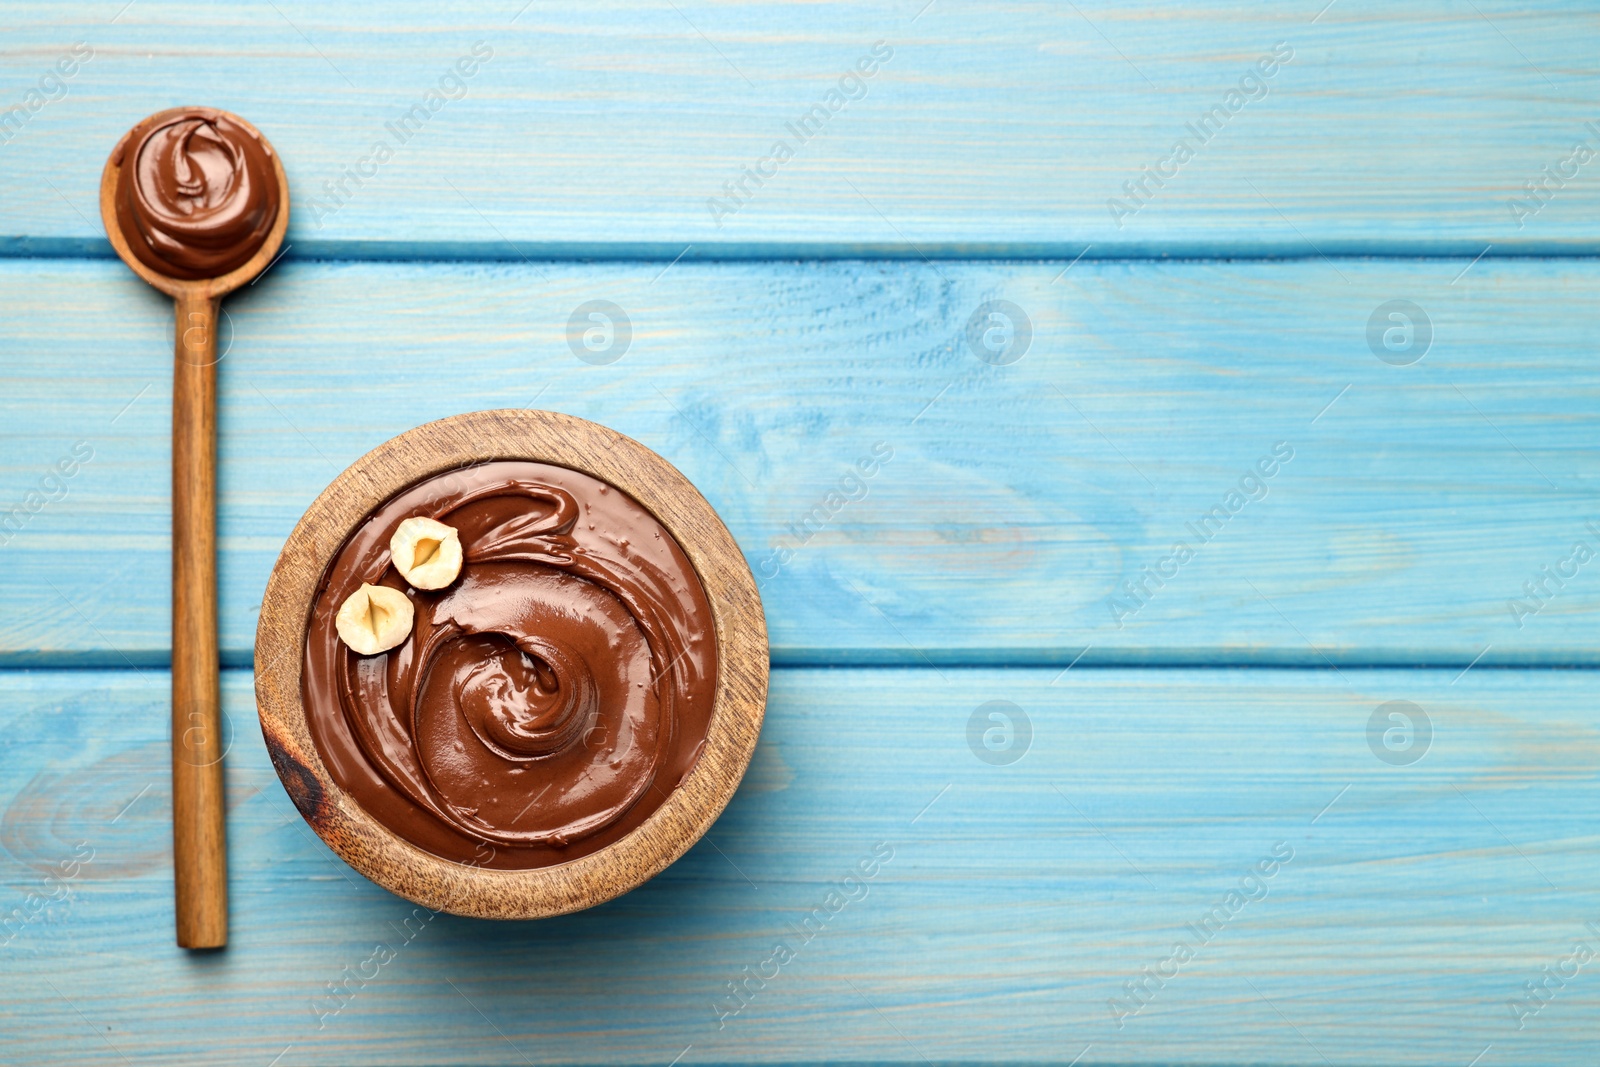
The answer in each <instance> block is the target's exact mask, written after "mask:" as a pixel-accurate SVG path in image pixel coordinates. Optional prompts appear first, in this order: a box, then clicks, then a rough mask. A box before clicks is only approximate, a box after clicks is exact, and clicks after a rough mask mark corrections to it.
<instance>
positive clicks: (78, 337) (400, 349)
mask: <svg viewBox="0 0 1600 1067" xmlns="http://www.w3.org/2000/svg"><path fill="white" fill-rule="evenodd" d="M1065 266H1066V265H1065V264H1062V263H1043V264H1039V263H1024V264H1000V263H966V264H952V263H945V264H937V265H934V264H920V263H918V264H908V263H820V264H819V263H809V264H795V263H790V264H699V265H690V264H679V265H677V266H675V267H672V268H671V269H669V270H666V271H664V272H663V270H662V267H661V266H660V265H653V264H609V265H593V266H584V265H572V264H560V265H557V264H538V265H516V266H512V265H473V266H469V265H461V264H455V265H444V264H433V265H419V264H326V263H318V264H304V263H285V264H280V265H279V266H278V267H275V268H274V269H273V271H272V273H271V274H270V275H269V276H268V278H267V280H266V281H265V282H263V283H262V284H261V285H260V286H258V287H256V288H253V289H251V290H249V291H248V292H246V293H243V294H241V295H240V296H239V297H238V298H236V299H234V300H232V301H230V302H229V303H228V304H227V305H226V306H227V307H228V308H229V318H228V320H227V323H226V324H225V325H226V326H227V327H228V328H229V331H230V334H231V340H229V339H227V338H225V339H224V344H225V345H227V344H231V346H232V347H231V350H230V351H229V354H228V355H227V356H226V357H225V359H224V362H223V365H222V369H221V390H222V399H221V415H220V442H221V443H220V448H221V463H222V466H221V500H222V514H221V525H220V530H221V539H222V540H221V582H222V593H221V613H222V635H223V647H224V649H225V654H226V656H227V657H228V658H229V662H231V663H234V664H238V665H243V664H245V663H247V662H248V657H249V652H250V649H251V647H252V645H253V638H254V628H255V616H256V611H257V607H258V604H259V598H260V595H261V590H262V588H263V587H264V585H265V581H266V576H267V573H268V571H269V569H270V568H271V565H272V562H273V560H274V559H275V557H276V553H277V551H278V549H279V547H280V545H281V544H282V541H283V538H284V537H285V536H287V534H288V531H289V530H290V529H291V528H292V526H293V524H294V523H295V522H296V521H297V520H298V518H299V516H300V514H301V513H302V512H303V510H304V509H305V507H306V506H307V505H308V504H309V503H310V501H311V500H312V499H313V498H314V497H315V496H316V494H317V493H318V492H320V491H321V489H322V488H323V487H324V486H325V485H326V484H327V482H328V481H329V480H330V479H331V478H332V477H333V476H334V475H335V474H336V473H337V472H338V471H339V470H341V469H342V468H343V467H344V466H345V465H346V464H348V463H349V462H351V461H352V460H354V459H355V458H356V457H357V456H359V455H361V454H362V453H363V452H365V451H366V450H368V449H370V448H372V447H373V446H375V445H377V444H378V443H379V442H381V441H383V440H385V439H387V438H389V437H391V436H393V435H394V434H396V433H399V432H401V431H402V430H405V429H408V428H410V427H412V426H415V425H417V424H419V423H422V422H426V421H428V420H431V419H435V418H439V417H441V416H444V415H447V414H452V413H456V412H461V411H468V410H474V409H483V408H493V407H515V406H523V405H529V404H535V405H538V406H541V407H546V408H551V409H554V410H559V411H565V412H568V413H571V414H575V415H580V416H583V417H586V418H591V419H596V420H599V421H602V422H605V423H606V424H608V425H610V426H613V427H615V428H617V429H619V430H621V431H623V432H625V433H627V434H629V435H631V436H633V437H635V438H637V439H638V440H640V441H642V442H644V443H645V444H647V445H649V446H650V447H652V448H654V449H656V450H657V451H659V452H661V453H662V454H663V455H665V456H666V457H667V458H668V459H669V460H670V461H672V462H673V463H674V464H676V465H677V466H678V467H679V468H680V469H682V470H683V471H684V472H685V473H686V474H687V475H688V477H689V478H690V479H691V480H692V481H693V482H694V483H695V484H696V485H697V486H698V487H699V488H700V489H701V490H702V491H703V492H704V493H705V494H706V495H707V497H708V498H709V499H710V501H711V502H712V504H713V505H714V506H715V507H716V509H717V510H718V512H719V513H720V514H721V515H722V516H723V517H724V519H725V520H726V521H727V522H728V524H729V526H730V528H731V529H732V531H733V533H734V535H735V537H736V539H737V540H738V541H739V544H740V546H741V548H743V550H744V551H745V554H746V556H747V558H748V559H749V560H750V563H751V565H752V568H753V569H754V570H755V572H756V574H757V576H758V579H759V580H760V581H761V584H762V595H763V598H764V600H765V603H766V608H767V615H768V622H769V627H770V631H771V635H772V644H773V649H774V655H775V656H776V658H777V660H778V662H780V663H790V664H806V663H848V662H875V663H902V664H912V665H917V666H926V665H927V664H928V663H929V662H935V663H939V664H944V663H958V662H978V663H981V662H991V663H1014V664H1027V663H1036V664H1046V663H1054V664H1057V665H1058V666H1063V667H1064V666H1066V665H1067V664H1068V663H1070V662H1072V661H1073V660H1074V658H1075V657H1077V656H1078V655H1079V654H1080V653H1084V649H1085V648H1088V649H1089V651H1088V652H1087V653H1084V655H1085V659H1084V661H1083V662H1084V663H1085V664H1092V663H1113V662H1123V663H1133V662H1162V663H1186V662H1190V663H1222V662H1252V663H1294V664H1310V665H1316V666H1325V665H1326V664H1327V663H1329V662H1334V663H1340V664H1360V663H1367V664H1374V663H1389V664H1417V663H1424V664H1426V663H1434V664H1441V665H1443V664H1453V665H1455V666H1456V667H1457V668H1458V669H1459V668H1460V667H1463V666H1465V665H1466V664H1467V663H1469V662H1471V661H1472V660H1473V658H1474V657H1475V656H1479V655H1480V654H1481V655H1482V659H1481V661H1480V662H1481V663H1482V664H1483V665H1492V664H1496V663H1501V664H1516V663H1544V664H1565V663H1585V664H1593V663H1595V662H1597V660H1600V653H1597V652H1596V651H1595V642H1594V640H1593V634H1592V632H1591V630H1592V628H1591V627H1590V625H1589V619H1590V617H1591V613H1592V612H1593V611H1595V610H1596V609H1597V608H1600V579H1597V574H1596V567H1597V566H1600V564H1590V565H1588V566H1582V565H1581V563H1580V561H1576V560H1574V559H1573V558H1572V557H1573V551H1572V546H1573V545H1574V544H1575V543H1577V542H1580V541H1582V542H1584V543H1585V544H1587V545H1589V546H1591V549H1593V548H1595V546H1600V535H1597V533H1596V527H1595V526H1588V525H1586V523H1590V522H1596V523H1597V524H1600V512H1597V511H1596V510H1595V508H1594V506H1593V502H1592V493H1593V486H1594V484H1595V480H1596V477H1597V474H1600V471H1597V468H1596V460H1597V455H1600V454H1597V452H1596V449H1595V441H1596V440H1597V434H1600V366H1597V365H1596V363H1595V361H1594V360H1593V359H1592V358H1591V353H1592V348H1593V338H1594V336H1595V334H1596V329H1597V325H1600V321H1597V319H1600V310H1597V309H1600V303H1597V301H1596V300H1595V296H1596V292H1597V287H1600V261H1594V260H1501V261H1490V260H1487V259H1486V260H1484V261H1481V262H1479V263H1477V264H1476V265H1474V266H1471V267H1470V269H1469V270H1466V272H1465V273H1463V265H1462V264H1458V263H1454V262H1443V261H1436V260H1415V261H1404V262H1389V261H1381V262H1368V261H1353V260H1339V261H1322V260H1308V261H1302V262H1294V263H1262V262H1253V263H1169V264H1151V263H1133V264H1130V263H1090V262H1087V261H1085V262H1080V263H1079V264H1077V265H1076V266H1075V267H1072V268H1071V269H1070V271H1069V272H1068V273H1067V274H1066V275H1065V276H1062V270H1063V268H1064V267H1065ZM1341 279H1342V280H1341ZM0 297H3V299H4V300H5V303H6V306H7V307H9V308H10V309H12V310H11V313H10V320H9V323H8V326H7V330H8V333H9V335H10V336H9V340H8V343H7V355H6V370H5V375H6V381H5V384H4V387H3V389H0V434H3V440H4V445H5V447H4V452H3V455H4V460H3V462H4V467H3V468H0V469H3V476H4V482H3V485H4V497H3V498H0V503H3V504H4V508H0V512H3V511H4V510H5V509H10V508H13V507H14V506H17V505H22V507H23V510H22V512H21V518H20V519H18V520H15V521H17V522H21V520H22V519H25V520H26V522H25V523H24V524H23V525H22V529H21V531H20V532H19V533H16V534H15V535H13V536H11V537H10V539H9V543H7V544H5V545H4V546H3V548H0V581H3V582H4V588H5V589H6V604H7V608H8V610H7V611H6V612H5V613H4V614H3V616H0V648H3V649H4V652H5V654H6V656H7V657H8V659H9V662H11V663H13V664H16V663H44V664H54V665H63V664H73V663H94V664H99V665H103V666H127V665H128V664H129V663H133V664H138V665H140V666H144V665H156V664H161V663H164V662H165V657H166V655H167V651H166V650H167V628H168V617H167V612H168V581H169V579H168V557H167V552H168V543H167V536H168V517H167V516H168V500H167V493H168V488H167V486H168V464H169V459H168V447H169V446H168V432H169V431H168V425H169V408H168V390H169V381H170V379H169V377H168V376H169V374H170V359H171V356H170V351H169V348H170V346H169V342H168V340H167V336H168V331H169V330H170V328H171V327H170V324H169V315H170V310H169V309H168V307H167V306H166V305H165V304H164V303H163V302H162V301H161V300H160V299H159V298H158V297H157V296H156V295H155V294H153V293H151V292H150V291H148V290H147V287H145V286H143V285H142V284H140V283H139V282H137V281H136V280H135V279H133V278H131V277H129V276H127V272H126V271H125V270H124V269H123V268H121V267H120V266H118V265H116V264H111V263H101V262H66V261H48V260H39V261H31V262H27V263H21V262H16V261H12V262H9V263H4V264H0ZM1402 298H1403V299H1408V300H1413V301H1415V302H1417V303H1418V304H1419V305H1420V306H1422V307H1423V308H1425V309H1426V310H1425V314H1426V315H1427V316H1428V317H1429V320H1430V322H1431V330H1432V335H1433V339H1432V341H1431V350H1430V351H1428V352H1427V354H1426V356H1425V357H1424V358H1422V359H1421V360H1420V361H1419V362H1417V363H1414V364H1412V365H1410V366H1395V365H1391V364H1390V363H1387V362H1384V361H1383V360H1380V359H1379V358H1378V357H1377V356H1375V355H1374V353H1373V351H1372V350H1371V349H1369V347H1368V341H1367V328H1368V322H1369V318H1370V317H1371V316H1373V314H1374V313H1375V311H1376V310H1377V309H1378V308H1379V307H1380V306H1382V305H1385V304H1386V303H1387V302H1388V301H1390V300H1393V299H1402ZM594 299H603V300H611V301H614V302H617V303H618V304H620V305H621V306H623V307H625V308H626V314H627V315H628V316H629V318H630V320H631V323H632V341H631V346H630V347H629V349H628V350H627V352H626V354H625V355H624V356H623V357H622V358H621V359H620V360H618V361H617V362H615V363H612V364H609V365H605V366H595V365H591V364H590V363H587V362H584V361H582V360H580V359H578V358H576V357H575V356H574V353H573V350H572V349H571V348H570V347H569V343H568V337H567V324H568V321H569V317H570V316H571V315H572V313H573V311H574V309H575V308H576V307H577V306H578V305H580V304H582V303H584V302H586V301H589V300H594ZM997 299H998V300H1007V301H1011V302H1013V303H1014V304H1015V305H1016V306H1017V307H1019V308H1021V309H1025V310H1024V311H1023V312H1022V314H1024V315H1026V316H1027V318H1028V319H1029V321H1030V322H1031V328H1032V340H1031V345H1030V347H1029V349H1028V351H1027V353H1026V354H1025V355H1024V356H1023V357H1022V358H1021V359H1020V360H1019V361H1018V362H1016V363H1014V364H1012V365H1009V366H992V365H990V364H988V363H985V362H983V361H982V360H980V359H979V358H977V356H976V355H975V354H974V353H975V351H976V350H975V349H974V348H973V347H972V346H971V345H970V344H969V341H968V339H967V326H968V323H969V320H970V319H971V318H972V316H973V315H974V313H975V311H976V310H977V309H978V308H979V306H980V305H983V304H984V303H986V302H988V301H992V300H997ZM578 343H579V345H580V348H581V339H580V341H579V342H578ZM980 347H981V343H980ZM1379 347H1380V348H1381V347H1382V346H1381V343H1380V345H1379ZM78 442H83V444H82V445H79V444H78ZM1279 442H1286V444H1285V445H1283V446H1281V447H1283V448H1287V449H1292V450H1293V458H1292V460H1290V461H1289V462H1287V463H1279V464H1277V465H1276V466H1275V467H1274V466H1273V464H1272V463H1271V462H1269V463H1268V464H1267V466H1269V467H1273V470H1274V471H1275V473H1274V474H1273V475H1272V477H1270V478H1260V479H1259V480H1258V481H1259V485H1260V486H1262V487H1264V491H1265V492H1266V494H1267V495H1266V496H1265V498H1264V499H1259V500H1255V501H1250V502H1244V496H1243V495H1241V496H1239V497H1234V498H1230V497H1229V495H1228V494H1230V493H1231V492H1236V491H1239V490H1240V487H1241V484H1243V485H1244V486H1245V487H1246V489H1251V490H1252V491H1253V488H1254V487H1255V486H1257V484H1258V481H1257V480H1252V479H1253V476H1252V471H1254V470H1255V465H1256V464H1257V463H1258V461H1260V460H1261V459H1262V458H1263V457H1267V458H1268V459H1269V460H1270V457H1271V454H1272V451H1273V449H1274V447H1275V446H1277V445H1278V443H1279ZM74 447H79V448H82V449H87V450H92V452H93V458H92V459H91V460H89V461H88V462H86V463H84V464H82V465H81V466H79V467H77V468H76V471H77V473H76V474H75V475H74V476H73V477H71V478H66V479H54V480H52V479H50V478H49V471H50V470H51V469H52V467H53V465H55V464H57V463H58V461H61V460H62V459H64V458H65V459H68V460H70V459H71V457H72V450H73V449H74ZM875 448H876V449H879V450H880V451H883V452H884V453H885V454H887V452H888V451H892V457H890V458H887V459H883V460H882V461H875V460H874V457H873V452H874V449H875ZM860 460H865V461H867V463H868V465H869V466H872V464H873V463H874V462H877V465H876V467H875V473H874V474H873V475H872V476H871V477H863V478H856V477H854V476H852V473H851V472H852V470H854V469H855V467H854V465H855V464H856V463H857V462H858V461H860ZM41 489H42V490H44V493H43V495H42V496H41V497H37V498H30V497H29V496H28V494H29V493H30V492H33V491H37V490H41ZM835 492H843V494H845V495H846V496H856V497H859V499H852V500H846V499H843V498H842V497H841V496H832V497H830V493H835ZM62 494H64V495H62ZM862 494H864V496H863V495H862ZM52 495H54V496H59V497H60V499H53V500H52V499H47V498H48V497H50V496H52ZM30 501H31V502H32V504H37V505H38V506H39V508H40V510H39V511H38V512H37V513H36V514H29V513H28V511H27V508H28V506H30ZM1235 504H1239V510H1238V512H1237V514H1236V515H1233V516H1232V517H1231V518H1228V519H1227V521H1226V523H1225V524H1224V522H1223V519H1222V518H1218V517H1216V516H1217V515H1219V514H1221V515H1224V516H1225V515H1226V513H1227V509H1228V508H1229V507H1233V506H1234V505H1235ZM1213 509H1221V510H1220V511H1214V510H1213ZM1207 515H1211V516H1212V517H1211V518H1210V519H1209V520H1206V519H1205V516H1207ZM1202 526H1203V527H1204V530H1205V531H1206V532H1209V533H1211V534H1212V536H1211V538H1210V540H1209V541H1206V542H1204V543H1202V541H1201V540H1200V538H1198V537H1196V536H1195V531H1196V530H1197V529H1199V528H1200V527H1202ZM1219 527H1220V528H1221V531H1220V532H1217V530H1218V528H1219ZM1180 540H1181V541H1183V542H1184V543H1186V544H1188V545H1189V546H1191V549H1192V551H1193V553H1194V555H1193V558H1192V559H1190V560H1189V561H1188V562H1186V563H1183V564H1182V566H1181V567H1180V566H1178V564H1177V563H1176V562H1175V561H1174V560H1171V559H1170V558H1169V557H1171V549H1172V546H1173V545H1174V543H1175V542H1176V541H1180ZM785 551H787V552H789V553H790V555H789V556H788V557H785V556H784V555H783V553H784V552H785ZM1146 567H1151V568H1157V569H1160V570H1164V571H1165V572H1167V573H1168V574H1169V575H1170V577H1169V578H1167V579H1164V581H1165V584H1164V585H1160V586H1158V585H1156V584H1155V583H1154V581H1153V580H1152V579H1151V578H1149V577H1148V576H1147V575H1146V573H1145V570H1144V568H1146ZM1542 568H1552V569H1555V570H1558V571H1561V572H1563V573H1566V574H1568V575H1569V577H1567V578H1559V579H1549V578H1547V577H1546V576H1545V573H1544V572H1543V571H1542ZM1174 570H1176V571H1177V573H1176V574H1175V575H1172V574H1171V572H1172V571H1174ZM1574 572H1575V573H1574ZM1556 581H1560V583H1561V585H1560V586H1559V587H1558V586H1557V585H1556V584H1555V582H1556ZM1123 582H1134V583H1141V586H1140V588H1141V589H1142V595H1141V596H1140V598H1139V599H1138V600H1137V601H1136V600H1134V599H1133V598H1132V597H1131V596H1130V595H1129V593H1128V592H1127V588H1126V587H1125V586H1123V585H1122V583H1123ZM1529 582H1539V583H1543V585H1542V590H1543V593H1542V595H1541V596H1540V597H1539V598H1538V599H1536V598H1535V597H1534V596H1530V595H1529V594H1528V593H1527V592H1526V591H1525V586H1524V583H1529ZM1536 592H1537V590H1536ZM1541 601H1542V604H1543V606H1542V607H1539V610H1538V611H1537V612H1534V611H1533V610H1532V609H1533V608H1534V607H1538V606H1539V605H1540V604H1541ZM1519 605H1520V606H1519ZM1135 609H1137V610H1135ZM1119 624H1120V625H1119Z"/></svg>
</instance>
